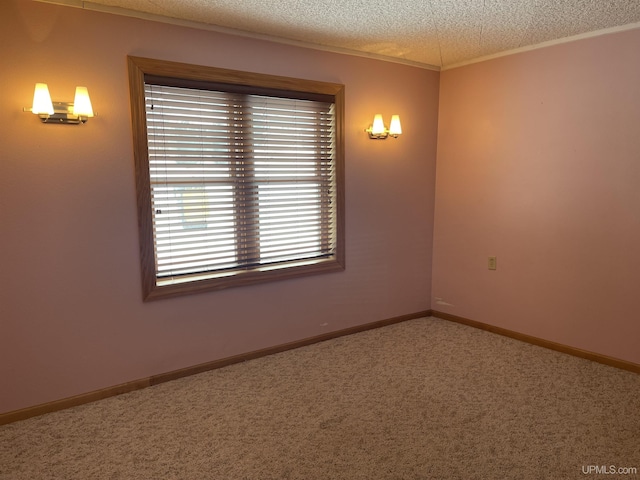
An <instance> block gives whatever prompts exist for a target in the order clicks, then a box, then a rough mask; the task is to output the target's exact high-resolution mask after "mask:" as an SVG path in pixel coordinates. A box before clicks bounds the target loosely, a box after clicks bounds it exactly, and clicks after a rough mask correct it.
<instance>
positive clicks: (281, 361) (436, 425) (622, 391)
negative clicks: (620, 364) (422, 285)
mask: <svg viewBox="0 0 640 480" xmlns="http://www.w3.org/2000/svg"><path fill="white" fill-rule="evenodd" d="M596 466H597V467H598V468H599V469H600V470H599V472H600V473H598V471H597V470H595V467H596ZM605 466H606V470H605V469H603V467H605ZM611 467H615V469H616V470H615V472H616V474H612V473H613V470H611ZM590 468H591V470H589V469H590ZM619 468H626V469H627V470H624V472H626V474H618V472H622V470H618V469H619ZM633 468H636V469H637V470H636V473H634V472H633ZM605 471H606V472H608V474H605V473H604V472H605ZM638 471H640V376H639V375H637V374H634V373H631V372H627V371H622V370H616V369H614V368H612V367H608V366H604V365H601V364H597V363H592V362H590V361H587V360H583V359H579V358H575V357H571V356H568V355H564V354H561V353H557V352H553V351H550V350H545V349H543V348H540V347H535V346H531V345H528V344H524V343H520V342H518V341H516V340H512V339H508V338H504V337H500V336H497V335H494V334H491V333H488V332H484V331H481V330H476V329H473V328H471V327H467V326H463V325H458V324H455V323H450V322H447V321H444V320H439V319H435V318H425V319H419V320H412V321H409V322H404V323H401V324H397V325H393V326H389V327H384V328H380V329H377V330H372V331H367V332H364V333H359V334H356V335H352V336H348V337H341V338H338V339H335V340H330V341H327V342H323V343H320V344H315V345H312V346H309V347H304V348H300V349H297V350H293V351H288V352H285V353H281V354H277V355H273V356H270V357H265V358H261V359H258V360H252V361H249V362H246V363H243V364H237V365H233V366H230V367H226V368H223V369H220V370H215V371H212V372H208V373H204V374H201V375H197V376H193V377H189V378H184V379H181V380H177V381H174V382H169V383H165V384H162V385H159V386H156V387H152V388H149V389H146V390H140V391H136V392H133V393H129V394H126V395H121V396H118V397H113V398H110V399H107V400H102V401H100V402H96V403H92V404H88V405H84V406H81V407H77V408H73V409H69V410H65V411H61V412H56V413H52V414H48V415H44V416H41V417H37V418H33V419H30V420H26V421H23V422H17V423H14V424H10V425H5V426H3V427H0V479H2V480H9V479H10V480H35V479H64V480H75V479H78V480H100V479H145V480H150V479H176V480H178V479H180V480H185V479H189V480H190V479H193V480H204V479H234V480H235V479H250V480H254V479H255V480H258V479H306V480H314V479H318V480H325V479H327V480H328V479H345V480H346V479H348V480H358V479H363V480H364V479H367V480H373V479H464V480H469V479H483V480H484V479H531V480H534V479H535V480H540V479H581V478H588V479H598V478H627V479H634V478H640V474H638V473H637V472H638ZM585 472H588V473H585Z"/></svg>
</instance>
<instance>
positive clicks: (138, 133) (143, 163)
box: [127, 56, 345, 301]
mask: <svg viewBox="0 0 640 480" xmlns="http://www.w3.org/2000/svg"><path fill="white" fill-rule="evenodd" d="M127 62H128V71H129V93H130V101H131V123H132V130H133V153H134V164H135V181H136V197H137V206H138V230H139V240H140V262H141V276H142V293H143V300H144V301H149V300H155V299H158V298H166V297H173V296H178V295H185V294H192V293H198V292H204V291H211V290H219V289H225V288H230V287H235V286H241V285H251V284H256V283H262V282H267V281H275V280H282V279H290V278H295V277H300V276H305V275H313V274H319V273H326V272H336V271H343V270H344V269H345V242H344V197H345V194H344V85H341V84H336V83H328V82H319V81H314V80H303V79H296V78H289V77H281V76H275V75H266V74H259V73H251V72H242V71H237V70H228V69H222V68H217V67H206V66H198V65H191V64H185V63H179V62H169V61H164V60H155V59H149V58H141V57H133V56H128V57H127ZM145 76H146V77H153V76H156V77H163V78H175V79H179V80H178V81H194V82H207V83H219V84H225V85H235V86H238V88H242V87H250V88H254V89H255V90H256V91H257V92H259V91H260V89H261V88H262V89H271V90H274V89H275V90H280V91H283V92H292V93H294V94H295V92H302V93H305V94H318V95H321V96H323V95H330V96H332V97H333V98H334V104H335V107H334V108H335V121H336V129H335V135H336V146H335V179H336V193H335V195H336V206H335V215H336V218H335V220H336V247H335V253H334V255H332V256H330V257H328V258H324V259H318V260H314V261H305V260H300V261H299V262H292V263H293V264H291V265H288V266H285V267H283V268H274V267H266V268H263V269H255V270H248V271H243V272H239V273H236V274H234V275H232V276H221V277H218V278H215V277H214V278H206V279H202V280H191V281H187V282H184V283H175V284H171V285H158V282H157V275H156V265H155V246H154V235H153V213H152V209H151V208H152V207H151V181H150V175H149V152H148V142H147V124H146V109H145V94H144V84H145Z"/></svg>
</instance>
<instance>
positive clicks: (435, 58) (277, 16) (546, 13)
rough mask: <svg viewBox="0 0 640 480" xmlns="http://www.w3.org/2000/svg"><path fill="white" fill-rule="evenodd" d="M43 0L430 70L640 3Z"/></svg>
mask: <svg viewBox="0 0 640 480" xmlns="http://www.w3.org/2000/svg"><path fill="white" fill-rule="evenodd" d="M41 1H43V0H41ZM44 1H51V2H52V3H63V4H68V5H74V6H80V7H83V8H93V9H102V10H104V9H105V8H106V10H107V11H112V12H114V13H124V14H134V13H135V12H138V13H136V14H138V15H139V12H143V13H144V14H146V15H153V16H160V17H165V19H166V18H171V19H180V20H188V21H193V22H198V23H204V24H208V25H214V26H217V27H224V28H230V29H234V30H241V31H243V32H248V33H251V34H259V35H266V36H269V37H274V38H275V39H281V40H285V41H294V42H303V43H306V44H310V45H317V46H323V47H327V48H330V49H331V48H333V49H340V50H350V51H353V52H357V53H361V54H370V55H375V56H387V57H393V58H395V59H399V60H402V61H407V62H410V63H418V64H423V65H425V66H435V67H447V66H452V65H456V64H460V63H464V62H469V61H472V60H474V59H478V58H482V57H486V56H489V55H495V54H499V53H501V52H506V51H511V50H514V49H520V48H523V47H529V46H533V45H537V44H540V43H544V42H548V41H552V40H558V39H563V38H567V37H573V36H576V35H581V34H586V33H590V32H595V31H599V30H603V29H611V28H613V27H622V26H630V27H631V26H633V27H640V23H638V22H640V0H383V1H380V2H372V1H369V0H295V1H293V0H93V1H91V2H85V1H81V0H44ZM634 24H635V25H634Z"/></svg>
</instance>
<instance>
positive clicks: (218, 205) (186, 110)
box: [145, 83, 336, 278]
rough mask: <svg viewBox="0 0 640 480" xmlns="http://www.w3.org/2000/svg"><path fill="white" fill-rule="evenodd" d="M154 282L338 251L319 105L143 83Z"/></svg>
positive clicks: (329, 133)
mask: <svg viewBox="0 0 640 480" xmlns="http://www.w3.org/2000/svg"><path fill="white" fill-rule="evenodd" d="M145 96H146V114H147V138H148V151H149V174H150V180H151V186H152V188H151V191H152V206H153V225H154V242H155V246H156V267H157V277H158V278H168V277H178V276H181V275H194V274H202V273H206V272H233V271H235V270H242V269H247V268H254V267H255V266H256V265H262V266H268V265H272V264H273V265H276V264H278V263H281V262H289V261H299V260H305V259H316V258H321V257H326V256H329V255H332V254H333V253H334V252H335V239H334V237H335V228H336V226H335V208H334V205H335V198H334V197H335V171H334V150H333V149H334V143H335V131H334V128H335V122H334V111H333V104H332V103H327V102H323V101H313V100H301V99H292V98H278V97H271V96H260V95H251V94H244V93H230V92H224V91H210V90H199V89H196V88H187V87H174V86H166V85H154V84H150V83H147V84H145Z"/></svg>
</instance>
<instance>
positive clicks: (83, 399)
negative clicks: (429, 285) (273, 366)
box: [0, 310, 432, 425]
mask: <svg viewBox="0 0 640 480" xmlns="http://www.w3.org/2000/svg"><path fill="white" fill-rule="evenodd" d="M431 315H432V311H431V310H424V311H421V312H416V313H410V314H407V315H401V316H399V317H393V318H387V319H385V320H378V321H376V322H371V323H365V324H363V325H356V326H353V327H349V328H345V329H342V330H337V331H335V332H328V333H323V334H322V335H316V336H314V337H308V338H303V339H302V340H296V341H293V342H289V343H284V344H281V345H275V346H273V347H267V348H263V349H260V350H255V351H253V352H248V353H243V354H240V355H235V356H232V357H227V358H222V359H220V360H214V361H212V362H206V363H201V364H199V365H194V366H191V367H186V368H182V369H179V370H173V371H171V372H166V373H161V374H158V375H152V376H150V377H147V378H143V379H139V380H134V381H131V382H127V383H122V384H120V385H115V386H112V387H107V388H103V389H101V390H95V391H93V392H88V393H83V394H80V395H76V396H73V397H68V398H63V399H61V400H55V401H53V402H48V403H43V404H41V405H35V406H33V407H27V408H23V409H20V410H14V411H11V412H7V413H2V414H0V425H6V424H8V423H12V422H17V421H20V420H26V419H28V418H31V417H36V416H38V415H44V414H45V413H52V412H57V411H59V410H64V409H67V408H71V407H76V406H78V405H83V404H85V403H90V402H95V401H97V400H102V399H105V398H109V397H114V396H116V395H120V394H123V393H128V392H132V391H134V390H140V389H142V388H146V387H150V386H152V385H158V384H160V383H164V382H169V381H171V380H177V379H178V378H183V377H188V376H190V375H196V374H198V373H204V372H208V371H210V370H215V369H217V368H222V367H226V366H228V365H233V364H234V363H240V362H246V361H247V360H253V359H256V358H260V357H265V356H267V355H273V354H274V353H280V352H284V351H287V350H293V349H295V348H299V347H305V346H307V345H312V344H314V343H320V342H324V341H326V340H331V339H333V338H338V337H343V336H345V335H352V334H354V333H359V332H364V331H366V330H373V329H375V328H380V327H385V326H387V325H393V324H395V323H401V322H405V321H407V320H414V319H416V318H423V317H430V316H431Z"/></svg>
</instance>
